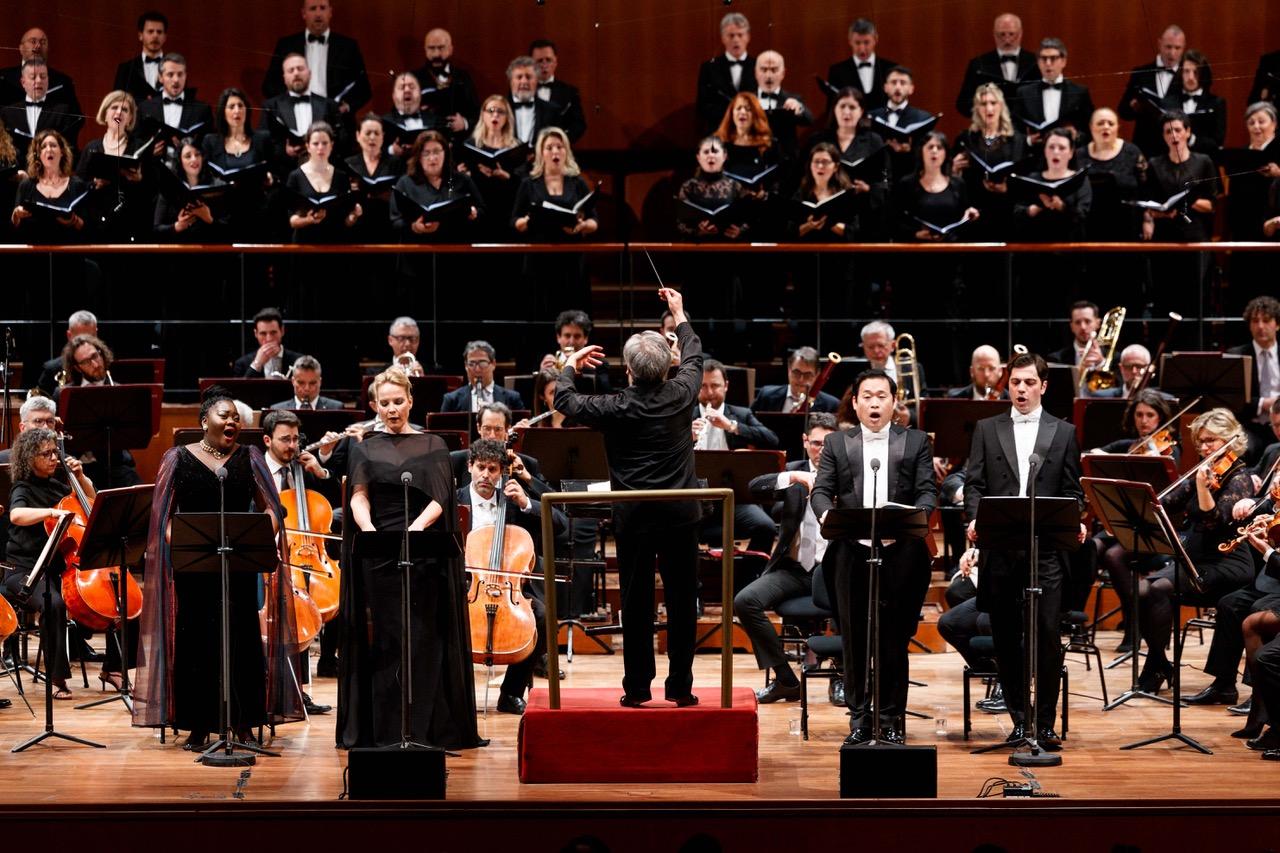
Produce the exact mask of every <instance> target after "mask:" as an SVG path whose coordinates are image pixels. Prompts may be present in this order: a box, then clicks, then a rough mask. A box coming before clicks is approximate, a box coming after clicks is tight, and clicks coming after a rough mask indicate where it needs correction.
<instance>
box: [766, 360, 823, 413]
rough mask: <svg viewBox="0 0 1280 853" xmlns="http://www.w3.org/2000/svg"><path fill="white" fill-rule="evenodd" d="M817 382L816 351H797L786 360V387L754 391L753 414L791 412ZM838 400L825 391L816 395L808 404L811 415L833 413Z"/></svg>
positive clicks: (801, 402)
mask: <svg viewBox="0 0 1280 853" xmlns="http://www.w3.org/2000/svg"><path fill="white" fill-rule="evenodd" d="M817 378H818V351H817V350H816V349H814V348H813V347H797V348H796V350H795V352H793V353H791V358H790V359H788V360H787V384H786V385H764V386H761V387H760V388H759V389H758V390H757V391H756V398H755V400H753V401H752V403H751V409H752V411H756V412H792V411H795V410H796V408H798V407H799V406H801V405H804V403H805V401H806V400H808V397H809V389H810V388H812V387H813V381H814V380H815V379H817ZM839 405H840V400H839V399H838V398H836V397H833V396H832V395H830V394H828V393H827V392H826V391H819V392H818V395H817V397H816V398H814V399H813V400H811V401H809V411H811V412H834V411H835V410H836V408H837V407H838V406H839Z"/></svg>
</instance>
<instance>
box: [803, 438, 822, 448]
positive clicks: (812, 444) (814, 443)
mask: <svg viewBox="0 0 1280 853" xmlns="http://www.w3.org/2000/svg"><path fill="white" fill-rule="evenodd" d="M804 443H805V445H806V446H808V447H822V446H823V445H825V444H826V443H827V440H826V439H825V438H821V439H818V440H817V441H815V440H813V439H811V438H807V439H805V442H804Z"/></svg>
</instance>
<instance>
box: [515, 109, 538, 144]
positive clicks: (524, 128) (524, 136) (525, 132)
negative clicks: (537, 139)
mask: <svg viewBox="0 0 1280 853" xmlns="http://www.w3.org/2000/svg"><path fill="white" fill-rule="evenodd" d="M514 100H515V103H514V104H512V107H511V108H512V110H514V111H515V114H516V138H517V139H519V140H520V141H521V142H523V143H525V144H526V145H529V144H531V143H532V142H533V119H534V113H535V112H537V109H536V108H535V109H532V110H531V109H528V108H525V109H523V110H521V109H516V107H515V104H519V103H522V102H521V101H520V99H519V98H516V99H514ZM531 100H532V99H531ZM523 103H529V101H525V102H523Z"/></svg>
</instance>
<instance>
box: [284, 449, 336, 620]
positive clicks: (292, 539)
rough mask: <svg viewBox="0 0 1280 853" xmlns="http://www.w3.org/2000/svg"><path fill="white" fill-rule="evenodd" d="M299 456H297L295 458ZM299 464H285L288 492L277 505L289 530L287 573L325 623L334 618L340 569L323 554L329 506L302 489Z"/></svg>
mask: <svg viewBox="0 0 1280 853" xmlns="http://www.w3.org/2000/svg"><path fill="white" fill-rule="evenodd" d="M299 455H301V454H299ZM303 472H304V469H303V467H302V461H301V460H300V459H299V458H298V456H295V457H294V459H293V461H292V462H290V463H289V473H290V474H291V475H292V477H293V485H294V487H293V488H292V489H285V490H284V491H282V492H280V503H281V504H283V505H284V508H285V518H288V519H290V521H291V522H292V526H291V527H290V528H288V531H287V532H286V534H285V536H286V541H287V543H288V548H289V552H288V553H289V557H288V562H289V570H290V572H291V573H292V576H293V587H294V589H303V590H306V591H307V594H308V595H309V596H310V598H311V600H312V601H313V602H315V605H316V607H317V608H318V609H319V611H320V616H321V618H322V619H323V620H324V621H325V622H328V621H330V620H331V619H333V617H334V616H337V615H338V601H339V599H338V590H339V585H340V583H341V575H342V572H341V569H340V568H339V567H338V564H337V563H335V562H334V561H333V559H332V558H331V557H330V556H329V553H328V552H327V551H326V550H325V547H324V541H325V540H324V539H323V538H321V536H324V535H327V534H328V532H329V526H330V525H331V524H332V523H333V506H332V505H331V504H330V503H329V501H328V500H327V499H326V498H325V496H324V495H322V494H320V493H319V492H317V491H315V490H313V489H308V488H306V487H305V484H306V481H305V480H304V479H303V476H304V473H303Z"/></svg>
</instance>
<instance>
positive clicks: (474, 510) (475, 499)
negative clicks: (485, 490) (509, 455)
mask: <svg viewBox="0 0 1280 853" xmlns="http://www.w3.org/2000/svg"><path fill="white" fill-rule="evenodd" d="M467 489H468V490H469V491H470V492H471V529H472V530H476V529H478V528H481V527H493V525H494V524H495V523H497V520H498V498H499V497H501V496H502V487H501V486H500V487H499V488H498V490H497V491H495V492H494V493H493V497H491V498H489V499H488V500H485V499H484V498H482V497H480V493H479V492H477V491H476V484H475V481H474V480H472V481H471V485H469V486H467ZM512 503H515V502H514V501H513V502H512ZM516 509H518V510H520V512H533V501H532V500H530V501H529V505H528V506H527V507H524V508H521V507H520V505H519V504H516Z"/></svg>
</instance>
